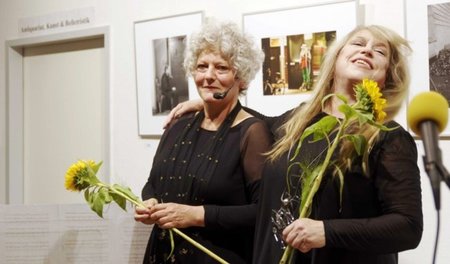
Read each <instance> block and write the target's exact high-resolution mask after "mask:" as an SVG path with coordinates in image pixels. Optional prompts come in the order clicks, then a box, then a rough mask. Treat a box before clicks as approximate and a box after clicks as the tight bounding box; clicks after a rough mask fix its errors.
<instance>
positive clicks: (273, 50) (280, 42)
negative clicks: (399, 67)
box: [242, 1, 358, 116]
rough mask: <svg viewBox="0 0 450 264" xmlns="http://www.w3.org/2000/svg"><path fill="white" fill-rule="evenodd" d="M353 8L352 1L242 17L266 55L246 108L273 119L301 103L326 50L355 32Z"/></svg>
mask: <svg viewBox="0 0 450 264" xmlns="http://www.w3.org/2000/svg"><path fill="white" fill-rule="evenodd" d="M357 9H358V1H338V2H334V3H326V4H319V5H310V6H301V7H297V8H289V9H283V10H273V11H266V12H257V13H246V14H243V19H242V21H243V28H244V30H245V31H246V32H248V33H249V34H251V35H252V36H253V37H254V38H255V40H256V41H257V42H259V43H260V44H261V48H262V49H263V50H264V53H265V55H266V56H265V60H264V63H263V65H262V69H261V70H260V72H259V73H258V74H257V75H256V77H255V80H253V82H252V83H251V87H249V89H248V91H247V96H246V103H247V106H248V107H250V108H253V109H255V110H257V111H260V112H261V113H263V114H265V115H268V116H273V115H279V114H282V113H284V112H285V111H287V110H289V109H292V108H294V107H296V106H298V105H299V104H300V103H301V102H303V101H305V100H307V99H308V98H309V97H310V96H311V94H312V92H311V87H312V85H313V84H314V82H315V77H316V76H317V75H318V74H319V68H320V63H321V59H322V57H323V55H324V53H325V51H326V48H327V47H328V46H329V45H330V44H331V43H332V42H333V41H334V40H337V39H339V38H341V37H342V36H344V35H346V34H347V33H348V32H350V31H351V30H353V29H354V28H355V26H356V25H357V21H358V18H357ZM344 14H345V15H344Z"/></svg>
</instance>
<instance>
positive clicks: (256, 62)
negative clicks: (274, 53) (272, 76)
mask: <svg viewBox="0 0 450 264" xmlns="http://www.w3.org/2000/svg"><path fill="white" fill-rule="evenodd" d="M205 52H206V53H218V54H220V56H222V58H223V59H225V60H226V61H227V62H228V63H229V64H230V65H231V66H232V67H233V68H234V70H235V71H236V78H238V79H240V80H241V81H242V82H243V87H241V93H242V92H243V91H244V90H246V89H247V88H248V86H249V84H250V82H251V81H252V80H253V79H254V78H255V75H256V73H257V72H258V71H259V69H260V68H261V64H262V61H263V60H264V52H263V51H262V50H261V49H260V48H258V47H256V45H255V42H254V41H253V38H252V37H251V36H250V35H248V34H245V33H244V32H242V31H241V30H240V29H239V27H238V26H237V24H235V23H234V22H230V21H218V20H216V19H214V18H207V19H205V23H204V24H203V25H202V28H201V29H200V31H198V32H194V33H193V34H191V36H190V39H189V45H188V48H187V49H186V51H185V59H184V68H185V70H186V73H188V74H194V73H195V69H196V66H197V60H198V57H199V56H200V55H201V54H202V53H205Z"/></svg>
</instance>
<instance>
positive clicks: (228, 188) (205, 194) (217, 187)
mask: <svg viewBox="0 0 450 264" xmlns="http://www.w3.org/2000/svg"><path fill="white" fill-rule="evenodd" d="M193 118H194V117H193V116H188V117H182V118H181V119H180V120H178V121H177V122H176V123H175V124H174V125H173V126H172V127H171V128H170V129H169V130H168V131H166V132H165V134H164V135H163V137H162V139H161V142H160V145H159V147H158V150H157V153H156V155H155V158H154V162H153V167H152V170H151V172H150V177H149V180H148V182H147V183H146V185H145V187H144V189H143V191H142V197H143V199H144V200H146V199H149V198H151V197H155V198H157V199H158V200H159V201H161V200H162V201H163V202H177V203H183V204H189V205H204V208H205V227H191V228H185V229H180V230H181V231H182V232H184V233H185V234H187V235H189V236H190V237H191V238H193V239H194V240H196V241H198V242H200V243H201V244H202V245H203V246H205V247H207V248H208V249H209V250H211V251H212V252H214V253H215V254H217V255H219V256H220V257H221V258H223V259H225V260H226V261H228V262H230V263H251V255H252V247H253V237H254V223H255V217H256V203H257V199H258V197H259V185H260V178H261V174H262V168H263V163H264V159H265V158H264V156H263V155H261V154H260V153H263V152H265V151H267V150H268V149H269V147H270V145H271V143H272V139H271V135H270V132H269V131H268V128H267V126H266V125H265V123H264V122H263V121H261V120H259V119H257V118H254V117H250V118H247V119H246V120H244V121H242V122H241V123H239V124H238V125H236V126H234V127H231V128H230V129H229V131H228V133H227V134H226V135H225V136H224V137H223V138H221V139H220V140H221V142H222V144H221V145H219V147H218V149H216V150H208V149H209V146H210V145H211V144H212V142H214V141H217V134H218V132H217V131H207V130H204V129H201V128H198V129H197V130H196V132H195V133H194V137H195V139H194V140H191V139H187V140H181V141H180V138H179V137H180V135H181V137H183V136H182V133H183V132H182V131H183V130H185V128H186V127H187V126H190V124H191V123H192V119H193ZM179 144H183V145H185V144H191V145H192V149H191V151H192V152H190V154H189V155H187V157H185V158H182V159H181V160H180V158H178V159H177V160H176V161H173V160H172V154H171V149H173V146H176V145H179ZM208 151H209V152H212V153H213V154H217V156H213V157H207V156H208V154H207V153H208ZM205 153H206V154H205ZM211 158H212V159H211ZM205 160H208V162H209V163H210V164H213V165H211V166H210V167H207V168H203V167H202V166H201V165H204V164H207V163H208V162H207V161H205ZM172 166H175V167H176V166H185V168H184V169H183V170H184V171H186V173H185V174H183V175H170V174H169V175H168V176H167V175H166V176H167V177H166V176H164V175H165V173H163V171H167V170H168V169H170V168H171V167H172ZM211 171H213V172H212V173H209V172H211ZM162 175H163V176H162ZM173 238H174V239H175V250H174V252H173V255H172V256H171V257H170V258H169V259H167V257H168V255H169V252H170V250H171V246H170V240H169V233H168V231H167V230H162V229H160V228H158V227H157V226H156V225H155V226H154V228H153V231H152V234H151V236H150V240H149V243H148V246H147V250H146V252H145V257H144V263H217V262H216V261H215V260H213V259H212V258H211V257H209V256H208V255H206V254H205V253H203V252H202V251H200V250H198V249H197V248H195V247H193V246H191V244H190V243H189V242H187V241H185V240H184V239H182V238H181V237H179V236H178V235H177V234H175V233H174V235H173Z"/></svg>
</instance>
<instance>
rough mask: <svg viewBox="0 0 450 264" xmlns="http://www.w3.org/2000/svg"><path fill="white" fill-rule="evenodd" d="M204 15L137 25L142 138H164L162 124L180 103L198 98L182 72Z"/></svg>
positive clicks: (137, 69) (184, 16)
mask: <svg viewBox="0 0 450 264" xmlns="http://www.w3.org/2000/svg"><path fill="white" fill-rule="evenodd" d="M202 21H203V12H195V13H189V14H183V15H177V16H171V17H163V18H157V19H150V20H145V21H138V22H135V23H134V37H135V39H134V41H135V56H136V84H137V98H138V116H139V135H141V136H145V135H161V134H162V133H163V122H164V120H165V118H166V116H167V114H168V113H169V112H170V110H171V109H172V108H173V107H174V106H176V105H177V104H178V103H179V102H183V101H186V100H189V99H191V98H196V97H198V95H197V91H196V89H195V85H194V83H193V81H192V80H191V78H186V73H185V71H184V69H183V60H184V50H185V49H186V43H187V39H188V38H189V35H190V33H192V31H194V30H198V29H199V28H200V26H201V24H202Z"/></svg>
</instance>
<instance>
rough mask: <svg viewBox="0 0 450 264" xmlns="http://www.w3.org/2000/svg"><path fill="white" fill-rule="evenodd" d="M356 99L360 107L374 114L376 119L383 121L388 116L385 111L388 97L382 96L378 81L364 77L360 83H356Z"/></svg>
mask: <svg viewBox="0 0 450 264" xmlns="http://www.w3.org/2000/svg"><path fill="white" fill-rule="evenodd" d="M355 90H356V99H357V101H358V102H359V104H360V105H359V107H360V108H362V109H363V110H366V111H368V112H370V113H372V114H373V115H374V121H376V122H379V123H382V122H383V120H384V118H385V117H386V112H384V111H383V109H384V107H385V106H386V99H384V98H382V96H383V94H382V93H381V92H380V87H378V83H377V82H376V81H374V80H369V79H364V80H363V81H362V82H361V83H360V84H358V85H356V89H355Z"/></svg>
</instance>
